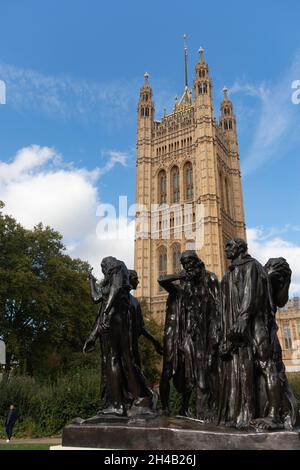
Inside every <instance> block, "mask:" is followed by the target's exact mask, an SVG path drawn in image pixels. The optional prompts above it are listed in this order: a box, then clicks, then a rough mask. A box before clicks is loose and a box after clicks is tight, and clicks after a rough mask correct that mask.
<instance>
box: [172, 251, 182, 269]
mask: <svg viewBox="0 0 300 470" xmlns="http://www.w3.org/2000/svg"><path fill="white" fill-rule="evenodd" d="M180 255H181V247H180V244H179V243H174V245H173V246H172V262H173V274H175V273H179V272H180V271H181V263H180Z"/></svg>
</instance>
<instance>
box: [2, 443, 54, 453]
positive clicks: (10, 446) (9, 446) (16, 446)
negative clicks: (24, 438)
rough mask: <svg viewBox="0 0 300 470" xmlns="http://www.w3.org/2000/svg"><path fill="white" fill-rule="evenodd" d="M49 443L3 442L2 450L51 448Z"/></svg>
mask: <svg viewBox="0 0 300 470" xmlns="http://www.w3.org/2000/svg"><path fill="white" fill-rule="evenodd" d="M49 447H50V445H49V444H1V445H0V451H1V450H49Z"/></svg>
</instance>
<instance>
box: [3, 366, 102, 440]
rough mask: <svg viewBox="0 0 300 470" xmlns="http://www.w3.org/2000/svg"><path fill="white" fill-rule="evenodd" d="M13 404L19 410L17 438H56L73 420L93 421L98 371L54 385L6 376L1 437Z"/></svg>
mask: <svg viewBox="0 0 300 470" xmlns="http://www.w3.org/2000/svg"><path fill="white" fill-rule="evenodd" d="M11 404H15V405H16V406H17V411H18V414H19V417H20V418H19V420H18V421H17V424H16V426H15V428H14V435H15V436H27V437H36V436H50V435H53V434H57V433H59V432H60V431H61V430H62V428H63V427H64V426H65V425H66V424H68V423H69V422H70V421H71V420H72V419H73V418H75V417H77V416H81V417H83V418H86V417H90V416H92V415H94V414H95V413H96V412H97V410H98V409H99V408H100V406H101V403H100V373H99V370H97V369H95V368H91V367H90V368H86V369H85V368H80V369H74V370H73V371H72V372H70V373H68V374H66V375H64V376H59V377H58V378H57V379H56V380H55V382H50V381H49V382H46V381H43V382H41V381H37V380H35V379H34V378H32V377H29V376H18V375H16V376H10V377H9V376H8V375H7V376H4V378H3V379H2V381H1V382H0V413H1V416H2V418H3V423H2V424H3V425H2V429H1V432H2V435H3V432H4V430H3V426H4V419H5V415H6V413H7V411H8V408H9V405H11ZM0 435H1V434H0Z"/></svg>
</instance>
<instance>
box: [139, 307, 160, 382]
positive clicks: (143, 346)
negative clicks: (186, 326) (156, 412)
mask: <svg viewBox="0 0 300 470" xmlns="http://www.w3.org/2000/svg"><path fill="white" fill-rule="evenodd" d="M140 305H141V309H142V313H143V318H144V322H145V328H146V330H147V331H149V333H151V334H152V336H154V338H156V339H158V340H159V341H160V343H161V344H162V338H163V327H162V325H159V324H158V323H157V322H156V321H155V320H154V319H153V317H152V315H151V313H150V311H149V309H148V306H147V303H146V301H145V300H144V299H142V300H141V302H140ZM139 349H140V355H141V363H142V369H143V372H144V374H145V377H146V378H147V379H148V380H149V382H150V384H151V385H152V386H154V385H158V381H159V378H160V369H161V365H162V357H161V356H160V355H159V354H157V352H156V351H155V349H154V346H153V345H152V344H151V343H150V342H149V341H148V340H147V339H146V338H144V337H141V338H140V340H139Z"/></svg>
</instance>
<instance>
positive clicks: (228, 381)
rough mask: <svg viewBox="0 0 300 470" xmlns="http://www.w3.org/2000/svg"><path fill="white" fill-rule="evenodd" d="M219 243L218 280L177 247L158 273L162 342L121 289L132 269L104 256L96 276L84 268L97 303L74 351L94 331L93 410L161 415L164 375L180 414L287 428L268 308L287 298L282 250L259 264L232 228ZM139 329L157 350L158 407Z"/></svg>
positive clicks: (285, 396) (165, 404)
mask: <svg viewBox="0 0 300 470" xmlns="http://www.w3.org/2000/svg"><path fill="white" fill-rule="evenodd" d="M225 251H226V256H227V259H228V260H230V265H229V269H228V271H227V272H226V273H225V275H224V277H223V279H222V280H221V282H219V281H218V279H217V276H216V275H215V274H214V273H211V272H209V271H207V270H206V269H205V265H204V263H203V261H201V260H200V259H199V257H198V255H197V253H196V252H195V251H192V250H188V251H185V252H183V253H182V254H181V258H180V261H181V265H182V268H183V269H182V271H181V272H180V273H176V274H171V275H167V276H162V277H160V278H159V279H158V282H159V284H160V285H161V287H162V288H163V289H165V290H166V291H167V292H168V294H169V295H168V300H167V305H166V318H165V327H164V339H163V348H161V346H160V344H159V342H158V341H157V340H156V339H155V338H153V336H151V334H150V333H149V332H148V331H147V330H146V329H145V326H144V322H143V317H142V312H141V308H140V304H139V302H138V300H137V299H136V298H135V297H133V296H132V295H131V294H130V291H131V290H132V289H136V287H137V285H138V275H137V273H136V272H135V271H132V270H128V269H127V268H126V266H125V264H124V263H123V262H122V261H119V260H117V259H116V258H114V257H107V258H104V259H103V260H102V263H101V269H102V272H103V275H104V278H103V280H102V281H101V282H100V283H97V281H96V279H95V277H94V276H93V275H92V273H91V272H90V273H89V280H90V285H91V294H92V298H93V301H94V302H96V303H99V305H100V308H99V313H98V316H97V318H96V322H95V325H94V328H93V331H92V333H91V334H90V336H89V338H88V339H87V341H86V343H85V345H84V352H88V351H91V350H93V349H94V347H95V342H96V340H97V339H98V338H99V340H100V346H101V361H102V363H101V374H102V380H101V387H102V398H103V401H104V403H105V405H104V406H103V408H102V409H101V410H100V411H99V413H98V415H103V416H105V415H106V416H107V415H108V416H111V415H113V416H118V417H132V416H147V415H148V416H157V414H158V413H160V414H162V415H169V414H170V409H169V397H170V381H171V380H173V383H174V386H175V388H176V390H177V392H178V393H179V394H180V395H181V406H180V409H179V410H178V414H179V415H181V416H185V417H193V418H196V419H198V420H200V421H202V422H203V423H212V424H215V425H220V426H222V425H223V426H231V427H235V428H237V429H245V430H247V429H250V428H255V429H256V430H258V431H262V430H274V429H292V428H293V426H294V425H295V422H296V418H297V412H298V410H297V401H296V399H295V397H294V394H293V392H292V390H291V387H290V385H289V383H288V380H287V377H286V373H285V367H284V364H283V361H282V352H281V346H280V343H279V340H278V335H277V329H278V327H277V324H276V311H277V308H278V307H283V306H284V305H285V303H286V302H287V300H288V291H289V286H290V282H291V270H290V268H289V265H288V263H287V262H286V260H285V259H284V258H272V259H270V260H269V261H268V262H267V264H266V265H265V266H262V265H261V264H260V263H259V262H258V261H257V260H256V259H254V258H252V257H251V256H250V255H249V254H248V251H247V244H246V242H245V241H244V240H241V239H238V238H234V239H231V240H229V241H228V243H227V244H226V248H225ZM141 335H143V336H145V337H146V338H147V339H149V340H150V341H151V342H152V343H153V345H154V347H155V349H156V351H157V352H158V353H159V354H163V366H162V374H161V380H160V387H159V395H160V401H161V410H160V411H159V412H158V411H157V409H156V407H157V394H156V393H155V392H153V391H152V390H151V389H150V387H149V385H148V382H147V380H146V378H145V377H144V375H143V372H142V368H141V361H140V355H139V347H138V339H139V337H140V336H141ZM193 392H194V393H195V397H196V411H195V415H194V416H191V415H190V411H189V403H190V398H191V395H192V393H193Z"/></svg>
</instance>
